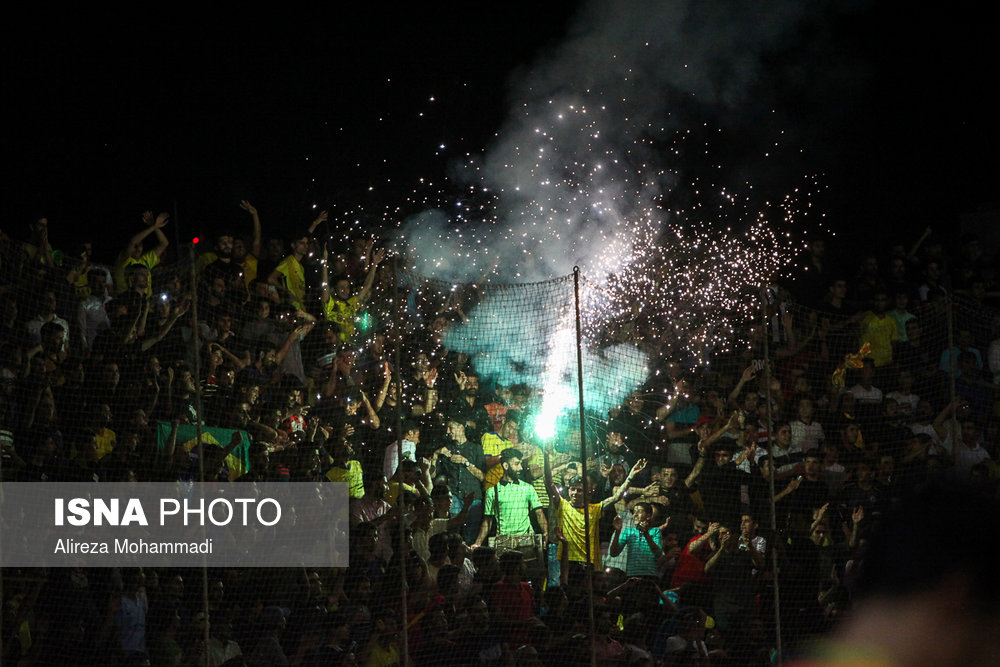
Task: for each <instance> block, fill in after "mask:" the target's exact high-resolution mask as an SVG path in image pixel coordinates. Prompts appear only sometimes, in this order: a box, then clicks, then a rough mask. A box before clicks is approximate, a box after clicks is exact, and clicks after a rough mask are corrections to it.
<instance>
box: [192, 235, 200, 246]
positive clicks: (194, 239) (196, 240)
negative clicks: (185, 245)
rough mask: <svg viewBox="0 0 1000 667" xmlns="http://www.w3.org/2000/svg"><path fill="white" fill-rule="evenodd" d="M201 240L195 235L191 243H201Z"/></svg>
mask: <svg viewBox="0 0 1000 667" xmlns="http://www.w3.org/2000/svg"><path fill="white" fill-rule="evenodd" d="M200 241H201V239H200V238H198V237H197V236H196V237H194V238H193V239H191V243H193V244H194V245H198V243H199V242H200Z"/></svg>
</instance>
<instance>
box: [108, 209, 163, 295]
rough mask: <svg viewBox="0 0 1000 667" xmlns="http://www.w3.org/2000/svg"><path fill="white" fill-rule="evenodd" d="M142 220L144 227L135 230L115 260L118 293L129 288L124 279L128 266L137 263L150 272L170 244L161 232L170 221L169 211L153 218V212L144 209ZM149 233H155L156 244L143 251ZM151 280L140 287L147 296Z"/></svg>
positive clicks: (151, 287) (150, 287)
mask: <svg viewBox="0 0 1000 667" xmlns="http://www.w3.org/2000/svg"><path fill="white" fill-rule="evenodd" d="M142 221H143V222H144V223H145V224H146V228H145V229H143V230H142V231H140V232H137V233H136V234H135V235H134V236H133V237H132V238H131V239H129V242H128V245H127V246H125V248H124V249H123V250H122V251H121V253H119V255H118V259H116V260H115V266H114V278H115V289H116V290H117V291H118V293H119V294H121V293H122V292H124V291H125V290H127V289H129V287H128V281H126V280H125V270H126V269H127V268H128V267H130V266H132V265H134V264H139V265H141V266H143V267H145V268H146V270H148V271H150V272H152V270H153V267H155V266H156V265H157V264H159V263H160V261H161V260H162V259H163V255H164V254H165V253H166V252H167V246H169V245H170V241H168V240H167V236H166V234H164V233H163V228H164V227H166V225H167V222H169V221H170V214H169V213H160V214H159V215H158V216H156V218H155V219H154V218H153V212H152V211H146V212H145V213H143V214H142ZM150 234H155V235H156V241H157V245H156V247H155V248H153V249H152V250H148V251H146V252H143V250H142V242H143V239H145V238H146V237H147V236H149V235H150ZM152 282H153V281H152V280H147V281H146V285H145V287H144V288H142V292H143V293H144V294H145V295H146V296H147V297H149V296H151V295H152V294H153V285H152Z"/></svg>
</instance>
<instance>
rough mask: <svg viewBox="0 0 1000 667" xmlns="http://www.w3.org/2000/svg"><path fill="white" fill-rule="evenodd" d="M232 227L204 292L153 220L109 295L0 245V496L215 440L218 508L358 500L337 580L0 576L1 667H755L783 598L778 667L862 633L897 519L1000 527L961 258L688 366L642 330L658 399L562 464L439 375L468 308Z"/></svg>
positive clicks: (643, 390) (182, 475)
mask: <svg viewBox="0 0 1000 667" xmlns="http://www.w3.org/2000/svg"><path fill="white" fill-rule="evenodd" d="M241 208H242V209H243V211H244V212H245V215H246V220H245V229H241V230H240V231H249V232H250V233H249V234H241V233H235V232H230V231H226V232H220V233H218V234H216V235H215V237H214V238H213V239H212V240H211V242H210V245H211V247H210V248H209V249H207V250H206V251H204V252H202V253H201V254H200V255H199V256H198V257H197V258H196V259H195V260H194V261H193V262H192V261H189V260H188V258H187V257H185V256H184V253H180V252H173V251H174V249H172V248H170V244H169V242H168V238H167V236H166V235H165V234H164V232H163V229H164V228H165V227H166V226H167V225H169V223H170V219H169V215H167V214H165V213H161V214H159V215H154V214H153V213H152V212H147V213H145V214H143V215H142V216H141V219H137V220H136V224H135V229H134V234H133V235H132V236H131V237H130V238H129V241H128V243H127V244H126V245H125V247H123V248H121V249H120V252H118V254H117V256H116V257H114V258H111V257H110V254H109V257H108V259H109V260H111V261H110V262H109V263H108V264H101V263H99V261H98V258H102V256H103V253H104V251H105V250H110V251H111V253H113V252H114V251H115V250H117V249H94V248H92V247H91V244H89V243H86V244H83V245H82V246H81V247H79V248H75V249H70V250H61V249H60V250H57V249H55V248H54V247H53V243H58V241H59V239H60V238H61V234H60V230H59V229H58V228H55V229H53V230H52V231H53V234H52V239H53V240H52V241H50V236H49V231H50V230H49V221H48V220H47V219H45V218H38V219H37V220H34V221H32V222H31V224H30V225H29V226H28V228H27V230H26V232H25V233H24V234H20V235H19V234H16V233H13V237H14V238H11V237H8V236H7V235H5V234H4V235H0V382H2V387H0V443H2V447H3V460H2V469H0V470H2V475H3V480H4V481H36V482H37V481H91V480H92V481H95V482H109V481H110V482H123V481H140V482H141V481H171V480H176V479H193V478H197V475H198V474H200V473H199V465H198V454H199V453H200V452H201V451H202V448H192V449H190V450H188V449H187V448H185V447H182V446H178V443H177V442H176V437H175V436H176V432H177V430H178V428H179V427H180V426H181V425H183V424H193V423H200V424H202V425H203V426H206V427H218V428H222V429H233V430H237V431H240V432H245V433H246V434H248V436H249V441H250V446H249V452H248V459H249V461H250V465H249V466H248V467H242V468H239V469H235V468H233V467H232V466H231V464H230V463H229V460H228V459H227V458H226V456H225V454H228V453H230V451H232V447H235V446H236V444H237V440H236V439H234V440H233V444H232V445H231V447H230V448H229V449H228V450H224V449H223V448H222V447H218V448H214V449H215V450H216V451H213V453H212V455H211V456H210V455H209V454H208V453H206V455H205V459H206V464H205V476H206V478H210V479H213V480H227V481H232V482H234V483H240V482H259V481H292V482H294V481H319V480H329V481H331V482H346V483H348V484H349V488H350V496H351V501H350V524H351V531H350V566H349V567H348V568H346V569H336V568H329V569H327V570H310V569H302V570H296V569H291V568H290V569H260V570H252V569H226V570H216V569H213V570H210V571H208V572H203V571H198V570H181V569H152V570H150V569H146V570H137V569H124V568H95V569H82V568H81V569H55V570H49V571H44V570H42V571H38V570H22V571H13V570H10V569H8V570H5V571H4V574H3V576H4V587H3V593H4V599H3V665H5V666H6V665H18V664H24V665H34V664H37V665H47V664H60V665H61V664H70V663H72V664H117V665H130V664H152V665H204V664H211V665H222V664H229V665H237V664H249V665H283V664H295V665H349V664H364V665H394V664H403V663H402V656H403V654H404V651H403V644H402V642H403V641H404V637H405V638H406V641H407V642H408V644H407V647H406V648H407V651H405V653H408V655H409V660H410V663H411V664H414V665H429V664H436V665H437V664H441V665H448V664H454V665H501V664H510V665H561V664H578V663H586V662H587V661H588V660H589V652H590V650H591V649H593V650H594V651H595V653H596V655H597V661H598V664H607V665H615V664H620V665H659V664H662V665H707V664H712V665H718V664H727V665H729V664H731V665H759V664H769V663H770V661H771V660H772V657H773V654H774V650H775V638H774V636H775V631H776V619H775V612H774V594H773V589H774V581H775V577H776V574H775V573H776V572H779V571H780V584H781V586H780V592H781V611H782V613H781V616H780V621H781V626H782V633H783V637H786V643H785V647H786V649H789V648H790V649H791V650H794V647H796V646H797V645H799V644H800V643H801V642H804V641H805V640H807V639H809V638H813V637H815V636H818V635H821V634H823V633H824V632H826V631H827V630H828V629H829V628H830V627H831V626H832V624H833V623H834V622H835V621H836V620H837V618H839V617H840V616H843V615H845V614H850V613H851V606H852V598H853V595H854V586H855V583H856V581H857V578H858V572H859V571H860V570H861V569H862V566H863V563H864V558H865V553H866V551H865V550H866V546H867V544H868V540H867V537H868V535H870V534H871V532H872V531H873V530H875V529H876V528H877V526H878V523H879V520H880V517H882V516H883V515H884V514H885V513H886V511H887V510H888V509H889V508H890V507H891V506H893V505H894V504H895V503H898V502H901V501H902V499H904V498H905V497H906V496H907V494H908V493H910V492H912V491H914V490H917V489H920V488H923V487H925V486H926V485H928V484H930V483H936V482H945V483H956V484H958V483H962V484H971V485H973V486H975V487H976V488H977V489H979V490H980V491H981V492H982V493H984V494H988V495H991V496H996V490H997V482H996V480H997V479H998V477H1000V468H998V467H997V465H996V463H995V460H996V452H995V451H994V445H995V443H996V442H997V435H998V433H1000V413H998V412H997V410H996V409H995V405H996V397H997V392H998V391H1000V386H998V384H997V380H998V378H1000V335H994V334H995V332H994V331H993V330H992V328H993V327H994V322H992V321H991V320H990V319H989V318H990V316H989V312H990V308H991V307H992V306H993V305H994V299H995V298H996V295H995V294H993V293H992V292H990V291H989V288H990V287H991V286H992V285H993V284H994V280H995V278H996V276H995V273H994V269H995V267H994V265H993V264H992V263H991V262H990V261H987V257H986V255H985V254H984V251H983V250H982V249H981V248H980V247H979V243H978V241H977V240H976V239H974V238H968V239H964V240H963V242H962V243H961V245H960V246H959V247H956V248H947V247H945V246H943V245H942V244H940V243H937V242H935V241H934V239H933V237H932V235H930V232H929V230H928V233H926V234H925V235H924V236H923V237H921V238H920V239H919V240H918V241H917V243H916V244H915V245H914V247H913V248H911V249H906V248H905V247H902V246H898V247H893V248H891V249H890V251H889V253H888V254H887V255H886V256H881V255H877V254H870V255H866V254H862V255H860V256H857V257H856V258H855V262H853V263H850V262H845V261H842V260H838V261H837V262H836V263H834V262H829V261H828V260H827V257H826V248H825V243H824V242H823V241H822V240H817V241H813V242H812V243H811V244H810V245H809V247H808V249H807V250H806V251H805V252H804V253H803V255H802V257H801V258H800V259H801V261H800V263H799V265H797V266H794V267H792V268H791V275H790V276H789V278H788V280H785V281H782V284H781V285H780V286H778V287H776V288H775V289H774V290H772V291H771V293H770V294H771V296H772V297H773V298H772V301H771V303H770V305H769V310H768V313H767V315H768V316H767V318H765V319H766V320H767V321H768V324H767V325H766V326H761V325H748V326H747V328H746V333H747V340H746V341H745V343H744V344H741V345H734V346H731V348H730V350H728V351H720V352H717V353H715V354H713V355H712V358H711V363H708V364H700V365H695V364H692V363H691V362H690V360H686V359H673V358H669V357H668V356H665V355H664V354H661V350H662V349H666V348H665V347H664V346H661V345H660V344H659V341H657V340H656V339H655V337H654V336H646V337H643V336H642V335H641V334H642V331H638V336H637V340H636V341H635V342H636V344H637V345H639V346H641V348H642V349H643V351H644V352H646V353H647V354H648V355H649V356H650V357H651V360H652V361H651V365H652V367H653V368H655V369H656V372H654V373H651V375H650V377H651V379H650V380H649V381H648V382H647V383H646V384H644V385H643V386H642V387H639V388H637V389H636V390H635V391H633V392H631V393H630V394H629V395H628V396H627V397H626V399H625V400H624V401H623V403H622V405H620V406H618V407H616V408H615V409H613V410H611V411H610V413H609V414H606V415H599V416H598V418H599V419H598V421H600V422H601V424H600V427H599V428H598V429H596V430H595V433H586V434H585V435H584V436H583V437H585V438H586V439H587V444H588V450H589V451H590V452H591V453H592V456H591V457H590V458H589V459H588V460H587V461H582V460H580V457H579V451H580V449H579V444H580V439H581V434H580V433H579V432H578V431H577V432H573V433H568V434H562V435H561V436H559V437H558V438H557V439H556V440H557V442H554V443H553V442H544V443H543V442H541V441H540V440H539V439H538V438H537V437H536V436H535V434H534V433H533V432H532V430H531V429H530V428H529V426H528V424H529V422H530V417H531V416H532V415H533V413H534V412H535V411H536V410H537V407H538V405H539V403H540V399H541V395H540V389H539V388H537V387H532V386H529V385H527V384H519V385H512V386H500V385H498V384H496V383H495V382H493V380H492V378H489V377H481V376H480V375H479V374H478V373H477V370H476V369H477V364H476V361H477V360H476V359H475V358H474V356H473V357H470V355H468V354H465V353H461V352H457V351H455V350H451V349H448V347H447V344H446V341H447V340H448V336H447V333H448V330H449V329H450V328H453V327H460V326H461V323H462V322H463V321H465V320H466V319H467V318H468V314H469V313H471V312H472V310H473V309H474V308H475V307H476V305H477V303H479V302H480V300H481V299H483V298H484V297H483V294H481V293H480V292H479V291H477V289H476V288H475V287H474V286H459V287H458V288H454V286H452V285H447V286H442V285H437V284H435V283H434V282H433V281H417V280H414V279H413V278H412V277H409V278H407V279H401V278H400V277H399V276H398V275H397V274H396V273H395V272H394V271H393V265H392V263H391V262H390V261H389V260H390V258H389V256H388V254H387V251H386V250H385V249H384V248H383V245H384V244H383V243H382V242H380V241H379V240H378V239H372V238H369V237H363V236H359V237H357V238H353V239H351V240H350V241H347V242H334V241H333V240H332V239H331V238H329V234H327V233H326V230H327V226H326V225H325V224H324V223H325V222H326V214H325V213H321V214H320V215H319V216H317V217H316V218H315V219H314V220H313V221H311V222H310V223H309V224H307V225H303V227H302V228H301V229H300V230H296V231H294V232H293V233H292V234H290V235H289V237H288V238H286V239H283V240H282V239H277V238H271V237H269V236H265V234H264V230H263V228H262V225H261V220H260V216H259V215H258V212H257V210H256V209H255V207H254V206H253V205H251V204H250V203H249V202H246V201H244V202H242V203H241ZM8 231H9V230H8ZM19 236H20V238H17V237H19ZM848 250H850V249H848V248H842V249H841V251H842V252H847V251H848ZM404 251H405V250H404ZM168 260H169V261H168ZM845 268H846V269H848V271H847V272H844V273H842V272H841V271H843V270H844V269H845ZM956 303H961V304H964V309H961V308H956ZM511 316H512V317H516V313H512V315H511ZM863 346H864V347H863ZM157 424H161V425H162V430H161V437H158V436H157V427H156V425H157ZM163 432H166V433H170V436H169V437H167V438H163V437H162V433H163ZM209 449H211V448H209ZM776 565H778V567H777V568H776ZM202 577H208V579H209V580H208V581H207V582H204V583H205V584H206V586H205V587H204V588H205V589H207V591H208V592H207V596H206V595H204V594H203V586H202V583H203V581H202ZM404 589H405V591H406V595H405V605H406V608H405V609H403V608H402V606H403V600H404V597H403V595H402V592H403V590H404ZM591 604H592V605H593V632H594V635H593V645H592V644H591V642H589V641H587V637H588V636H589V635H590V632H591V625H590V612H589V608H590V605H591ZM404 618H405V619H407V620H406V628H405V630H406V632H405V633H404V632H403V629H404V628H402V627H401V624H402V619H404ZM206 628H207V630H206ZM206 637H208V641H207V644H206V641H205V639H206ZM67 656H71V657H69V658H67Z"/></svg>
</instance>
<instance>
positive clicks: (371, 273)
mask: <svg viewBox="0 0 1000 667" xmlns="http://www.w3.org/2000/svg"><path fill="white" fill-rule="evenodd" d="M383 259H385V249H384V248H379V249H378V251H377V252H376V253H375V254H374V255H372V265H371V268H369V269H368V275H366V276H365V283H364V285H362V286H361V291H360V292H358V305H361V304H363V303H364V302H365V301H367V300H368V297H369V296H371V293H372V285H374V284H375V272H376V271H377V270H378V265H379V262H381V261H382V260H383Z"/></svg>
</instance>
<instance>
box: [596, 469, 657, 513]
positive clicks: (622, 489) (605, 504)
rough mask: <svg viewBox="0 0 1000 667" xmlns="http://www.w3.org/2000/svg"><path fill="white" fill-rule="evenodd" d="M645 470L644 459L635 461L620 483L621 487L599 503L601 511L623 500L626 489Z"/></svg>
mask: <svg viewBox="0 0 1000 667" xmlns="http://www.w3.org/2000/svg"><path fill="white" fill-rule="evenodd" d="M645 468H646V459H639V460H638V461H636V462H635V465H633V466H632V469H631V470H629V471H628V476H626V477H625V481H624V482H622V485H621V486H619V487H618V490H617V491H616V492H615V493H614V494H612V495H611V497H609V498H605V499H604V500H602V501H601V510H602V511H603V510H604V509H605V508H607V507H610V506H611V505H614V504H615V503H617V502H618V501H619V500H621V499H622V498H624V497H625V493H626V492H627V491H628V487H629V485H630V484H631V482H632V480H633V479H634V478H635V476H636V475H638V474H639V473H640V472H642V471H643V470H644V469H645Z"/></svg>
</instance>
